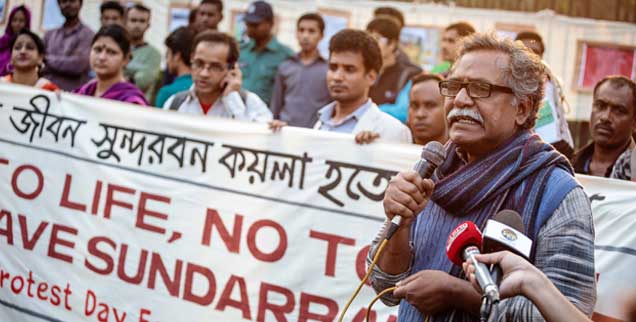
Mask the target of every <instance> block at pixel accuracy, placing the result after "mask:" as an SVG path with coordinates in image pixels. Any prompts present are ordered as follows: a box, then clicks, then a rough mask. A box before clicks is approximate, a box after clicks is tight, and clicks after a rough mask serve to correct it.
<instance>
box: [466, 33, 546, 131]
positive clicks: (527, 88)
mask: <svg viewBox="0 0 636 322" xmlns="http://www.w3.org/2000/svg"><path fill="white" fill-rule="evenodd" d="M478 50H494V51H498V52H502V53H505V54H507V55H508V57H509V58H510V61H509V63H508V64H507V66H506V65H504V66H501V68H502V69H503V80H504V83H505V84H506V86H508V87H510V88H512V91H513V92H514V95H515V99H514V101H513V104H514V105H515V106H518V104H519V103H522V104H524V105H526V106H529V107H530V115H529V117H528V119H527V120H526V122H525V123H524V124H522V125H521V126H522V127H523V128H526V129H531V128H533V127H534V124H535V122H536V120H537V116H538V112H539V108H540V107H541V103H542V101H543V92H544V89H543V82H544V80H545V67H544V65H543V63H542V62H541V58H539V56H537V55H536V54H534V53H532V52H531V51H530V50H528V49H527V48H526V47H525V46H524V45H523V44H521V42H513V41H512V40H510V39H501V38H498V37H497V36H496V35H495V34H494V33H476V34H473V35H471V36H468V37H465V38H464V39H462V42H461V44H460V45H459V55H458V57H457V60H456V62H457V61H459V59H460V58H461V57H462V56H463V55H465V54H467V53H470V52H474V51H478Z"/></svg>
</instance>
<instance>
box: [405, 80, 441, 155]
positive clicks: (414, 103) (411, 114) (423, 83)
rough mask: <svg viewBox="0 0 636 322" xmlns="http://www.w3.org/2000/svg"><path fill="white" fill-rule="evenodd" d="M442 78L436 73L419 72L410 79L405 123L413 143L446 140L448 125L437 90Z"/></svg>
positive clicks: (423, 143)
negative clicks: (410, 84) (410, 85)
mask: <svg viewBox="0 0 636 322" xmlns="http://www.w3.org/2000/svg"><path fill="white" fill-rule="evenodd" d="M442 80H443V78H442V77H441V76H439V75H436V74H420V75H417V76H415V77H414V78H413V79H412V83H413V86H412V87H411V91H410V93H409V97H410V99H409V110H408V118H407V121H406V124H407V125H408V127H409V129H410V130H411V134H412V135H413V143H415V144H419V145H425V144H426V143H428V142H431V141H437V142H439V143H441V144H444V143H446V141H448V126H447V122H446V111H445V110H444V97H443V96H442V95H441V94H440V92H439V82H441V81H442Z"/></svg>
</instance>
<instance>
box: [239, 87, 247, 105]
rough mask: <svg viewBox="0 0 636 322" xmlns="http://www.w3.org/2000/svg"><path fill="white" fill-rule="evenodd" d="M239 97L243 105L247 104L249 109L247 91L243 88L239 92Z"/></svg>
mask: <svg viewBox="0 0 636 322" xmlns="http://www.w3.org/2000/svg"><path fill="white" fill-rule="evenodd" d="M239 96H241V100H242V101H243V104H245V108H247V91H246V90H244V89H242V88H241V89H240V90H239Z"/></svg>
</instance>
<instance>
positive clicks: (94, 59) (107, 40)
mask: <svg viewBox="0 0 636 322" xmlns="http://www.w3.org/2000/svg"><path fill="white" fill-rule="evenodd" d="M130 57H131V54H130V41H129V39H128V32H127V31H126V29H125V28H124V27H122V26H120V25H118V24H112V25H108V26H105V27H102V28H101V29H100V30H99V31H98V32H97V33H96V34H95V37H93V42H92V43H91V55H90V63H91V69H92V70H93V71H95V75H96V76H97V77H96V78H95V79H94V80H92V81H90V82H88V83H86V84H84V85H83V86H82V87H80V88H79V89H77V90H75V91H74V92H75V93H77V94H80V95H86V96H95V97H101V98H107V99H111V100H116V101H121V102H127V103H132V104H137V105H143V106H147V105H148V102H147V101H146V97H145V96H144V93H143V92H142V91H141V90H140V89H139V88H137V86H135V85H133V84H132V83H130V82H127V81H126V79H125V78H124V68H125V67H126V64H128V62H129V61H130Z"/></svg>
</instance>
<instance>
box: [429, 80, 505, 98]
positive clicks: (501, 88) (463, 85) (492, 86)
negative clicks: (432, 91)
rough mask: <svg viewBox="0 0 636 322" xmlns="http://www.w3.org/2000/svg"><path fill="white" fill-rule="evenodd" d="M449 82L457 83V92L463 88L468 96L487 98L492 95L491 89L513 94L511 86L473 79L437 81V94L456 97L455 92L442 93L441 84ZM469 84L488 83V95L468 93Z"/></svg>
mask: <svg viewBox="0 0 636 322" xmlns="http://www.w3.org/2000/svg"><path fill="white" fill-rule="evenodd" d="M449 83H459V85H460V87H459V90H458V91H457V94H459V92H461V90H462V89H463V88H465V89H466V93H467V94H468V96H469V97H470V98H488V97H490V96H491V95H492V92H493V90H494V91H495V92H500V93H508V94H514V93H515V92H514V91H513V90H512V88H510V87H507V86H500V85H495V84H490V83H487V82H482V81H475V82H460V81H455V80H444V81H441V82H439V83H438V87H439V94H440V95H442V96H444V97H456V96H457V94H455V95H444V93H443V92H442V91H443V86H444V85H445V84H449ZM470 84H483V85H488V96H478V97H474V96H472V95H471V94H470V89H469V88H468V85H470Z"/></svg>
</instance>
